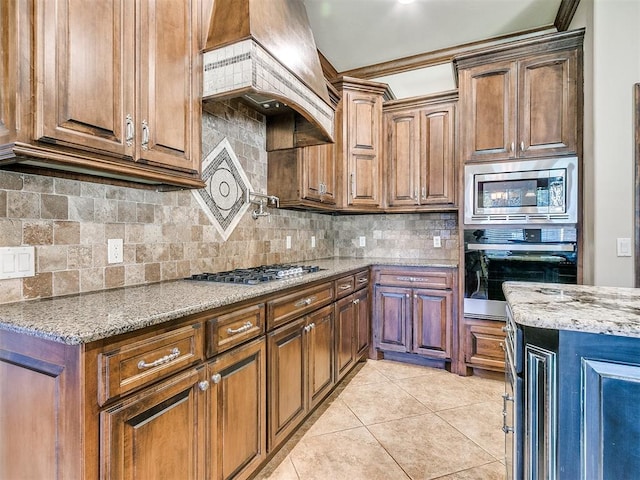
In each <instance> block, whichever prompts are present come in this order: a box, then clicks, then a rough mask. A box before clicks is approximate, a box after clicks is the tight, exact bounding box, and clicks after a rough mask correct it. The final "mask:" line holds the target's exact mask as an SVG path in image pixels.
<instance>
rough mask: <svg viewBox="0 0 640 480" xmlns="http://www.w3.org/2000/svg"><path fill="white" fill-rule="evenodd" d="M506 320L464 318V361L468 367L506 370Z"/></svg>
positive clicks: (498, 370)
mask: <svg viewBox="0 0 640 480" xmlns="http://www.w3.org/2000/svg"><path fill="white" fill-rule="evenodd" d="M503 327H504V321H500V320H485V319H478V318H464V326H463V329H462V334H463V339H462V342H461V343H462V344H463V346H464V363H465V365H466V366H467V368H468V369H469V368H473V369H474V370H475V369H481V370H492V371H497V372H504V348H503V344H504V338H505V333H504V331H503V330H502V328H503Z"/></svg>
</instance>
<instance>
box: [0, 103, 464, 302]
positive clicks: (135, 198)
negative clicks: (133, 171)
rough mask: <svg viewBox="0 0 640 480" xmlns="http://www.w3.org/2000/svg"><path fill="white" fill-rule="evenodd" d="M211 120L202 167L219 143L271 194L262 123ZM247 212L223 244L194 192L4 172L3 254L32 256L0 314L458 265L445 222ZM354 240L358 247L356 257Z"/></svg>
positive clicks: (5, 283)
mask: <svg viewBox="0 0 640 480" xmlns="http://www.w3.org/2000/svg"><path fill="white" fill-rule="evenodd" d="M207 110H208V113H206V112H205V113H204V115H203V156H204V155H207V154H208V153H209V152H210V151H212V150H213V148H215V146H216V145H217V144H218V143H219V142H220V141H221V140H222V139H224V138H227V139H228V140H229V142H230V144H231V146H232V148H233V149H234V152H235V153H236V155H237V157H238V160H239V161H240V163H241V165H242V167H243V169H244V170H245V172H246V174H247V176H248V178H249V180H250V182H251V184H252V185H253V187H254V188H255V189H256V190H257V191H259V192H262V193H267V192H265V189H266V183H267V182H266V178H267V154H266V151H265V146H264V145H265V138H266V130H265V120H264V117H262V115H260V114H259V113H256V112H255V111H253V110H250V109H249V108H247V107H246V106H244V105H243V104H242V103H239V102H237V101H229V102H221V103H219V104H216V105H215V106H214V107H211V106H210V107H209V108H208V109H207ZM269 193H271V192H269ZM251 211H252V209H249V211H248V212H247V213H246V214H245V215H244V216H243V218H242V219H241V220H240V222H239V224H238V226H237V227H236V228H235V230H234V231H233V233H232V234H231V236H230V237H229V239H228V240H227V241H223V240H222V237H221V236H220V234H219V233H218V232H217V230H216V228H215V227H214V226H213V225H212V224H211V222H210V220H209V218H208V217H207V215H205V213H204V212H203V211H202V209H201V207H200V205H199V204H198V202H197V201H196V200H195V198H194V197H193V195H192V194H191V192H190V191H171V192H156V191H153V190H143V189H136V188H129V187H121V186H113V185H105V184H100V183H92V182H83V181H77V180H69V179H63V178H55V177H45V176H37V175H30V174H22V173H14V172H6V171H0V246H2V247H4V246H18V245H33V246H35V249H36V276H34V277H28V278H23V279H8V280H0V303H8V302H13V301H19V300H26V299H32V298H39V297H51V296H58V295H67V294H73V293H79V292H88V291H93V290H101V289H105V288H115V287H121V286H125V285H137V284H144V283H151V282H158V281H162V280H172V279H177V278H183V277H186V276H189V275H191V274H192V273H198V272H203V271H218V270H225V269H231V268H237V267H248V266H254V265H260V264H265V263H276V262H295V261H302V260H313V259H317V258H324V257H329V256H334V255H341V256H357V257H394V258H415V257H423V258H435V259H455V258H457V256H458V238H457V216H456V215H455V214H453V213H443V214H440V213H433V214H397V215H345V216H331V215H325V214H318V213H310V212H298V211H288V210H277V209H268V211H269V212H270V213H271V215H270V216H268V217H262V218H259V219H257V220H254V219H253V218H252V217H251ZM434 235H440V237H441V238H442V248H440V249H433V248H432V247H430V246H431V245H433V240H432V238H433V236H434ZM287 236H291V238H292V248H291V249H287V248H286V237H287ZM312 236H315V238H316V246H315V248H311V237H312ZM360 236H364V237H365V240H366V246H365V247H360V246H359V241H358V239H359V237H360ZM110 238H122V239H123V240H124V261H123V262H122V263H118V264H108V263H107V240H108V239H110Z"/></svg>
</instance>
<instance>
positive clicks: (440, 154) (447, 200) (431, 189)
mask: <svg viewBox="0 0 640 480" xmlns="http://www.w3.org/2000/svg"><path fill="white" fill-rule="evenodd" d="M420 114H421V118H420V159H421V164H420V204H422V205H454V204H455V198H456V197H455V176H456V168H455V154H454V150H455V118H454V117H455V104H453V103H449V104H445V105H441V106H436V107H433V108H427V109H425V110H423V111H422V112H420Z"/></svg>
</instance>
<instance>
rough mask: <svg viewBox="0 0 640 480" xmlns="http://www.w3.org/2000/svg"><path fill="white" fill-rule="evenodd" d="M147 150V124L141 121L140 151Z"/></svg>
mask: <svg viewBox="0 0 640 480" xmlns="http://www.w3.org/2000/svg"><path fill="white" fill-rule="evenodd" d="M147 148H149V124H148V123H147V121H146V120H143V121H142V149H143V150H147Z"/></svg>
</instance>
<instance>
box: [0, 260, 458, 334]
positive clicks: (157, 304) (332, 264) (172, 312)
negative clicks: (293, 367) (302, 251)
mask: <svg viewBox="0 0 640 480" xmlns="http://www.w3.org/2000/svg"><path fill="white" fill-rule="evenodd" d="M296 263H299V264H313V265H318V266H319V267H320V268H321V269H322V270H320V271H319V272H315V273H309V274H306V275H304V276H301V277H296V278H291V279H286V280H278V281H275V282H269V283H264V284H259V285H238V284H225V283H214V282H198V281H193V280H175V281H169V282H162V283H155V284H149V285H140V286H133V287H124V288H118V289H113V290H101V291H97V292H89V293H83V294H78V295H70V296H65V297H53V298H47V299H39V300H28V301H24V302H16V303H9V304H2V305H0V329H4V330H10V331H13V332H18V333H26V334H28V335H33V336H37V337H40V338H44V339H47V340H53V341H57V342H60V343H65V344H68V345H79V344H84V343H89V342H92V341H94V340H100V339H103V338H108V337H111V336H114V335H118V334H121V333H126V332H130V331H134V330H137V329H139V328H144V327H147V326H150V325H157V324H160V323H162V322H166V321H169V320H174V319H177V318H180V317H184V316H186V315H190V314H194V313H200V312H203V311H205V310H209V309H212V308H217V307H222V306H225V305H230V304H233V303H236V302H240V301H243V300H249V299H251V298H256V297H260V296H262V295H266V294H270V293H275V292H277V291H279V290H283V289H285V288H288V287H292V286H296V285H304V284H306V283H311V282H314V281H316V280H321V279H323V278H329V277H332V276H334V275H339V274H340V273H345V272H348V271H351V270H356V269H359V268H367V267H369V266H372V265H402V266H416V267H445V268H456V267H457V266H458V265H457V262H453V261H450V260H433V259H410V260H409V259H389V258H331V259H324V260H309V261H304V262H303V261H301V262H296Z"/></svg>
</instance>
